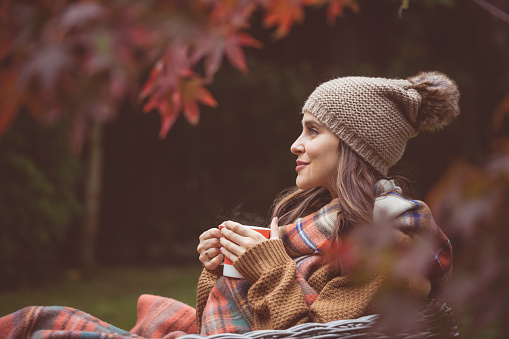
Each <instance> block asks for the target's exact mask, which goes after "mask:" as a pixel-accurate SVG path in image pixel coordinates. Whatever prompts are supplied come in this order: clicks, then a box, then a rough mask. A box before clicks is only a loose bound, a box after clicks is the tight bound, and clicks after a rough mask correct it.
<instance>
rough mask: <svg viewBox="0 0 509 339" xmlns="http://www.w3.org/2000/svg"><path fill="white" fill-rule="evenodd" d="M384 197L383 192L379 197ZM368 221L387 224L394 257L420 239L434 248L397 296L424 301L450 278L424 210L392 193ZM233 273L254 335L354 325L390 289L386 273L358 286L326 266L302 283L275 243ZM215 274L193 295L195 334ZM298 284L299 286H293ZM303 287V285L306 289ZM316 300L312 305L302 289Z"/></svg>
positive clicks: (243, 259)
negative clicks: (245, 287) (241, 282)
mask: <svg viewBox="0 0 509 339" xmlns="http://www.w3.org/2000/svg"><path fill="white" fill-rule="evenodd" d="M383 193H385V192H383ZM374 217H375V218H377V219H382V218H384V219H385V220H388V221H390V224H389V226H390V227H388V228H387V229H386V231H387V232H389V233H390V235H391V236H392V239H393V241H392V243H391V244H392V245H391V246H393V247H394V248H395V249H396V250H397V251H399V252H401V251H405V250H407V249H409V248H412V247H413V246H417V244H419V243H420V242H421V241H422V239H424V238H429V237H430V235H431V237H433V238H434V239H437V241H436V242H435V244H436V246H435V247H433V248H430V249H429V254H430V258H431V261H432V262H433V264H432V265H430V267H428V269H427V271H426V272H423V271H422V270H421V268H420V267H417V266H418V265H415V269H410V270H408V271H407V272H405V274H404V275H403V276H401V275H400V276H399V277H398V279H397V283H396V285H397V287H398V289H399V291H400V292H401V293H403V294H407V295H411V296H416V297H419V298H422V299H424V298H426V297H427V296H428V295H429V293H430V291H431V288H432V283H433V284H435V285H436V284H438V283H439V282H440V281H441V280H444V279H447V276H448V274H449V273H450V269H451V266H450V259H451V247H450V242H449V241H448V240H447V238H446V237H445V235H444V234H443V233H442V231H441V230H440V228H438V226H437V225H436V224H435V222H434V221H433V218H432V217H431V213H430V211H429V208H428V206H427V205H426V204H424V203H423V202H421V201H417V200H409V199H405V198H403V197H401V196H400V195H399V194H398V193H397V192H390V193H389V194H382V195H381V196H380V197H378V198H377V201H376V203H375V211H374ZM234 266H235V268H236V269H237V270H238V271H239V272H240V273H241V274H242V275H243V276H244V277H245V278H246V279H247V280H248V281H249V283H250V284H251V285H252V286H251V287H250V288H249V292H248V294H247V302H248V304H249V307H250V308H251V310H252V311H253V314H254V324H253V326H254V329H255V330H262V329H286V328H289V327H291V326H294V325H297V324H301V323H306V322H318V323H325V322H328V321H332V320H338V319H354V318H358V317H361V316H364V315H369V314H373V313H375V312H377V307H376V299H377V297H378V296H380V295H381V294H382V292H383V291H385V290H387V288H388V287H389V286H393V287H394V281H395V280H394V279H393V278H394V276H393V275H391V272H392V271H391V267H384V265H380V266H379V267H378V268H377V269H376V270H374V271H373V270H372V271H371V273H370V274H369V278H367V279H362V280H361V281H359V280H358V279H355V278H354V276H353V275H351V274H344V275H342V274H341V273H340V272H338V270H337V269H334V267H333V265H332V264H324V265H322V266H321V267H319V268H317V269H315V270H314V271H312V272H311V274H310V275H309V277H307V278H306V279H305V282H304V284H303V282H302V279H297V278H296V277H298V276H299V274H298V272H297V264H296V262H295V260H294V259H292V257H290V255H288V253H287V250H285V244H284V243H283V241H282V240H280V239H273V240H267V241H264V242H261V243H259V244H257V245H256V246H254V247H252V248H250V249H249V250H247V251H246V252H245V253H244V254H242V255H241V256H240V257H239V258H238V259H237V260H236V261H235V263H234ZM220 276H221V273H220V270H216V271H209V270H206V269H204V270H203V272H202V274H201V276H200V279H199V283H198V290H197V305H196V306H197V309H196V310H197V318H196V320H197V328H198V330H199V329H200V328H201V321H202V314H203V310H204V308H205V305H206V304H207V301H208V297H209V293H210V291H211V289H212V288H213V287H214V285H215V283H216V281H217V279H218V278H219V277H220ZM299 280H300V281H299ZM306 284H307V285H306ZM309 288H310V289H312V290H314V291H315V292H316V294H317V296H316V297H314V298H313V299H312V300H309V298H308V297H307V295H306V289H309Z"/></svg>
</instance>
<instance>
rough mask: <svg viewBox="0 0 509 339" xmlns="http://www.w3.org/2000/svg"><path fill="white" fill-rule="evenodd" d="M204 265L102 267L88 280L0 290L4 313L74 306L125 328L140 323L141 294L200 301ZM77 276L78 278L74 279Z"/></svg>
mask: <svg viewBox="0 0 509 339" xmlns="http://www.w3.org/2000/svg"><path fill="white" fill-rule="evenodd" d="M201 269H202V268H201V267H200V266H198V267H195V266H193V267H185V268H182V267H178V268H175V267H173V268H171V267H170V268H160V267H158V268H154V267H120V268H119V267H113V268H100V269H98V270H97V271H96V272H95V274H94V277H93V278H91V279H89V280H87V281H80V280H76V279H68V280H67V281H62V282H58V283H53V284H51V285H48V286H45V287H40V288H23V289H18V290H14V291H2V292H0V300H1V302H0V316H3V315H6V314H9V313H12V312H14V311H16V310H18V309H20V308H23V307H25V306H33V305H38V306H50V305H59V306H70V307H74V308H77V309H80V310H82V311H84V312H86V313H90V314H92V315H94V316H96V317H98V318H99V319H101V320H104V321H106V322H108V323H110V324H112V325H115V326H117V327H120V328H122V329H125V330H130V329H131V328H132V327H133V326H134V325H135V323H136V305H137V301H138V297H139V296H140V295H141V294H155V295H160V296H164V297H169V298H173V299H177V300H179V301H182V302H184V303H186V304H188V305H190V306H193V307H194V306H195V305H196V286H197V283H198V277H199V275H200V272H201ZM73 280H74V281H73Z"/></svg>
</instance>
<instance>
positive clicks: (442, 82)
mask: <svg viewBox="0 0 509 339" xmlns="http://www.w3.org/2000/svg"><path fill="white" fill-rule="evenodd" d="M302 111H303V112H309V113H311V114H312V115H313V116H314V117H316V118H317V119H318V120H320V121H321V122H322V123H323V124H325V126H327V127H328V128H329V129H330V130H331V131H332V132H333V133H335V134H336V135H337V136H338V137H339V139H340V140H341V141H342V142H345V143H346V144H347V145H348V146H350V147H351V148H352V149H353V150H354V151H355V152H356V153H357V154H358V155H360V156H361V157H362V158H363V159H364V160H366V161H367V162H368V163H369V164H370V165H371V166H373V167H374V168H375V169H376V170H378V171H379V172H380V173H381V174H383V175H384V176H386V175H387V171H388V170H389V168H390V167H391V166H392V165H394V164H395V163H396V162H397V161H398V160H399V159H400V158H401V156H402V155H403V152H404V151H405V146H406V143H407V141H408V139H410V138H413V137H415V136H416V135H417V133H418V132H419V131H420V130H428V131H434V130H438V129H441V128H442V127H443V126H445V125H447V124H449V123H450V122H451V121H452V120H454V119H455V118H456V117H457V116H458V115H459V113H460V111H459V91H458V87H457V86H456V84H455V83H454V81H453V80H451V79H450V78H449V77H447V76H446V75H445V74H442V73H439V72H421V73H419V74H418V75H416V76H413V77H410V78H408V79H406V80H403V79H384V78H368V77H344V78H337V79H334V80H331V81H328V82H326V83H323V84H321V85H320V86H318V87H317V88H316V89H315V90H314V92H313V93H311V95H310V96H309V98H308V99H307V101H306V102H305V104H304V107H303V108H302Z"/></svg>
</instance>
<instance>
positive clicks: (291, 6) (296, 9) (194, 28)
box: [0, 0, 357, 148]
mask: <svg viewBox="0 0 509 339" xmlns="http://www.w3.org/2000/svg"><path fill="white" fill-rule="evenodd" d="M0 6H1V7H0V21H1V22H2V24H1V26H0V133H2V132H4V131H5V130H6V129H7V128H8V127H9V124H10V123H11V122H12V121H13V119H14V118H15V116H16V114H17V113H18V112H19V111H20V110H21V109H27V110H28V111H29V112H30V113H31V114H32V115H33V116H34V117H35V118H37V119H38V120H40V121H42V122H44V123H52V122H55V121H64V122H65V123H66V124H68V126H69V130H70V134H71V137H72V140H73V142H74V145H75V146H76V147H78V148H79V147H80V146H81V144H82V142H83V140H84V139H85V138H86V136H87V133H88V131H89V127H90V125H91V124H92V123H93V122H100V123H103V122H107V121H110V120H112V119H114V118H115V117H116V116H117V114H118V111H119V107H120V104H121V103H122V102H123V101H124V100H126V99H128V100H133V99H135V100H139V99H141V101H142V103H143V111H144V112H150V111H152V110H156V111H157V112H158V113H159V114H160V116H161V130H160V136H161V137H164V136H166V134H167V132H168V130H170V128H171V127H172V125H173V123H174V122H175V120H176V119H177V118H178V116H179V114H180V113H181V112H183V114H184V116H185V117H186V119H187V120H188V121H189V122H190V123H192V124H196V123H197V122H198V120H199V116H200V110H199V105H198V104H203V105H207V106H212V107H214V106H216V105H217V103H216V101H215V100H214V98H213V96H212V95H211V94H210V93H209V91H208V90H207V89H206V86H207V85H208V84H210V83H211V82H212V80H213V78H214V74H215V73H216V72H217V70H218V69H219V68H220V66H221V64H222V63H223V60H224V59H227V60H228V62H229V63H230V64H231V65H232V66H234V67H235V68H237V69H238V70H239V71H241V72H242V73H246V72H248V66H247V63H246V58H245V55H244V49H245V48H247V47H255V48H260V47H262V44H261V43H260V42H259V41H257V40H256V39H255V38H253V37H252V36H251V35H249V33H247V31H248V29H249V27H250V20H252V17H253V14H254V13H255V12H259V13H261V14H262V18H263V19H262V21H263V24H264V25H265V26H266V27H267V28H268V29H273V30H274V37H275V38H282V37H284V36H285V35H287V34H288V32H289V31H290V29H291V28H292V26H293V25H294V24H296V23H298V22H299V21H301V20H302V19H303V18H304V10H305V7H306V6H328V12H327V13H328V14H327V20H328V21H329V22H333V21H334V20H335V18H336V17H337V16H338V15H340V14H341V13H342V11H343V9H344V8H345V7H349V8H351V9H353V10H356V9H357V4H356V2H355V0H196V1H186V0H175V1H156V0H153V1H132V0H108V1H106V0H102V1H101V0H95V1H94V0H78V1H72V0H63V1H52V0H25V1H23V0H17V1H12V0H7V1H3V2H2V4H1V5H0ZM150 68H151V70H150ZM148 73H149V74H150V75H149V76H148V79H147V80H146V81H145V83H144V84H143V85H140V84H142V83H143V79H144V78H146V74H148Z"/></svg>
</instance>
